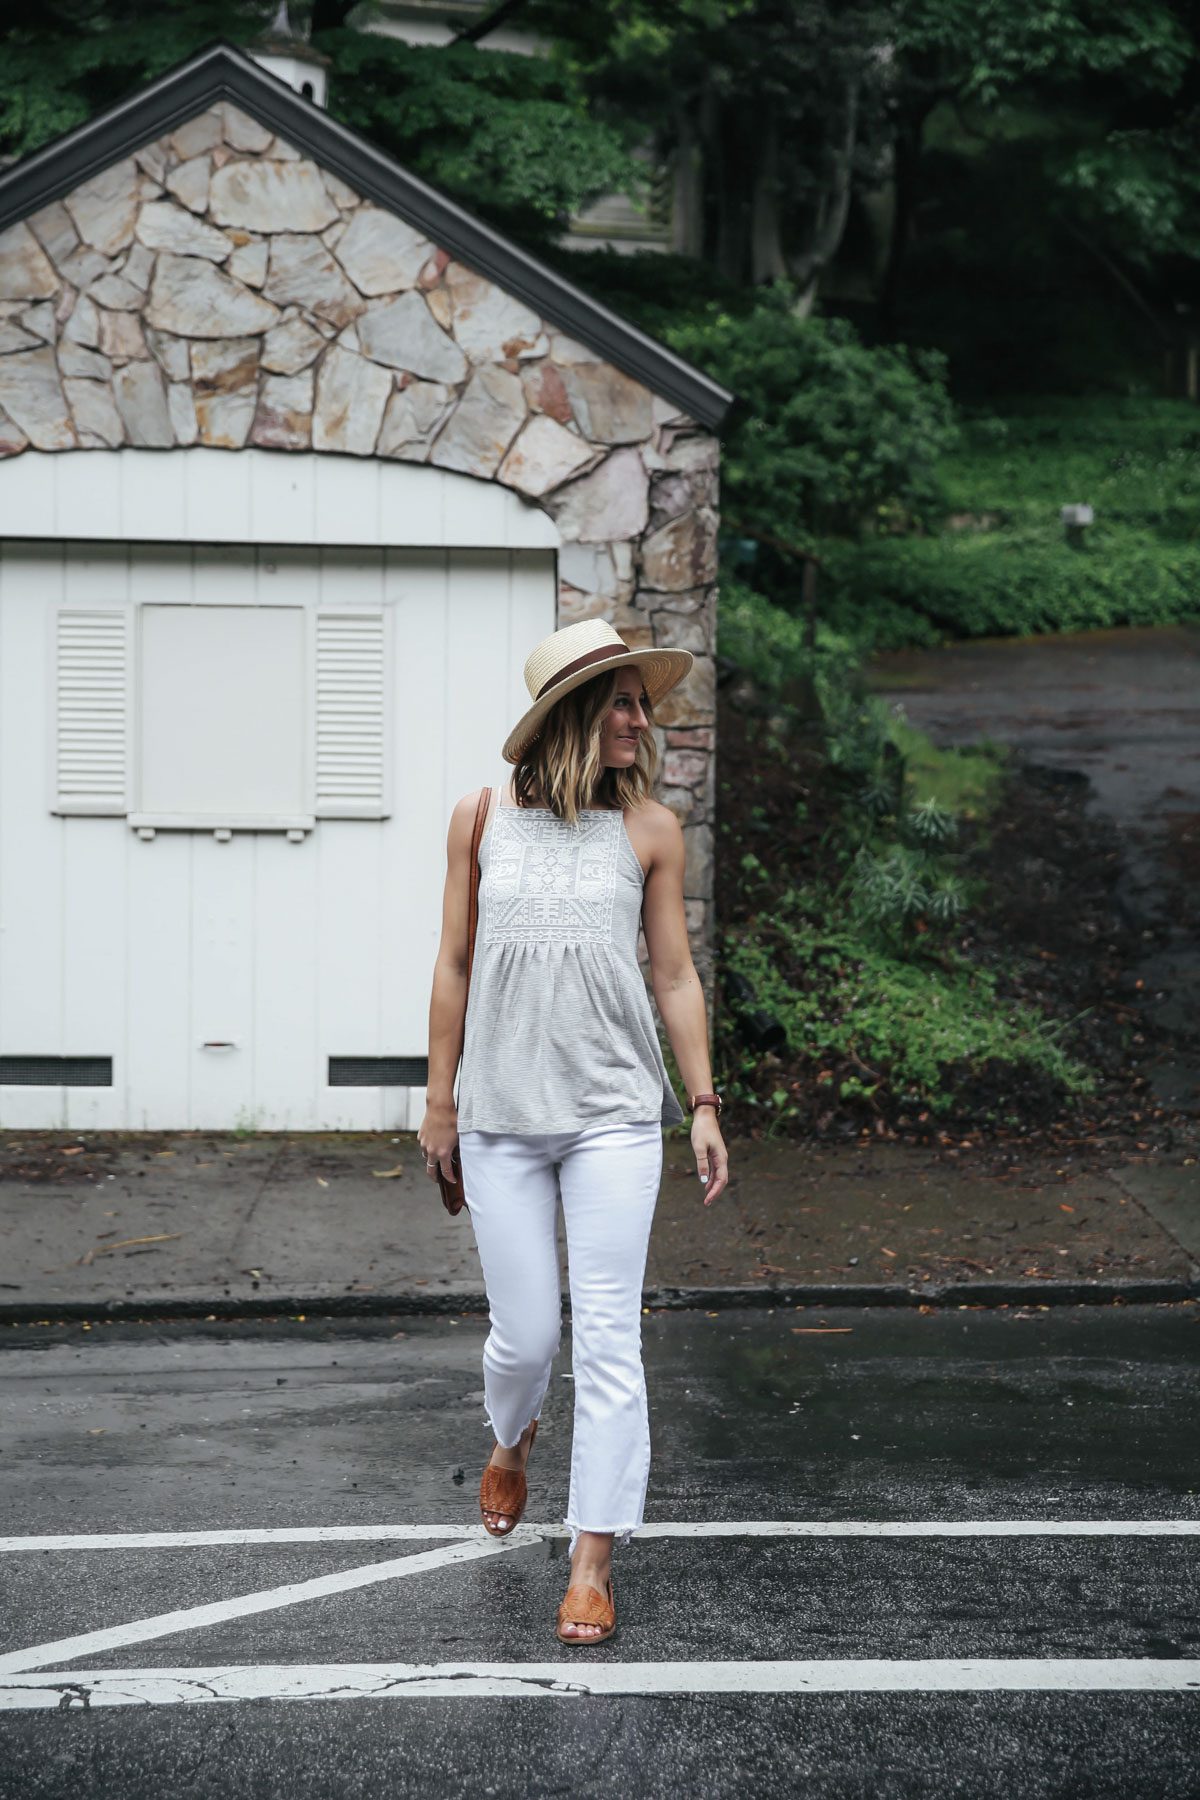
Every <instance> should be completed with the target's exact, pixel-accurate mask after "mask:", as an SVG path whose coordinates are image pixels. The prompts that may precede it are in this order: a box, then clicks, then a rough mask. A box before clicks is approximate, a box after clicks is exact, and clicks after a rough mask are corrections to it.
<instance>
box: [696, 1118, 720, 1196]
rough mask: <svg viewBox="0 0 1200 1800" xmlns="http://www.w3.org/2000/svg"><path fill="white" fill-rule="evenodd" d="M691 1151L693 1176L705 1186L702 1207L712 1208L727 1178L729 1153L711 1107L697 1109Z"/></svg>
mask: <svg viewBox="0 0 1200 1800" xmlns="http://www.w3.org/2000/svg"><path fill="white" fill-rule="evenodd" d="M692 1149H693V1150H694V1151H695V1153H696V1173H697V1175H699V1177H700V1179H701V1181H703V1182H704V1183H705V1184H706V1185H705V1189H704V1204H705V1206H711V1204H712V1202H713V1201H714V1200H715V1199H716V1197H717V1195H718V1194H719V1193H720V1192H721V1189H722V1188H723V1187H724V1186H725V1183H726V1182H727V1181H728V1179H729V1152H728V1151H727V1150H726V1148H725V1140H724V1138H723V1137H722V1136H721V1127H720V1126H719V1125H718V1124H717V1115H716V1112H715V1111H714V1109H713V1108H712V1107H711V1106H698V1107H697V1108H696V1112H695V1115H694V1117H693V1119H692Z"/></svg>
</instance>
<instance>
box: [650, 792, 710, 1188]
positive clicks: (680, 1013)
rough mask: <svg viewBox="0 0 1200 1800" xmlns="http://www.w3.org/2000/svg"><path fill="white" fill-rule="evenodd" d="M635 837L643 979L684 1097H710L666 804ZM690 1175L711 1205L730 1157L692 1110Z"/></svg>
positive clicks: (703, 1114)
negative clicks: (645, 957) (642, 878)
mask: <svg viewBox="0 0 1200 1800" xmlns="http://www.w3.org/2000/svg"><path fill="white" fill-rule="evenodd" d="M638 838H639V841H640V843H641V845H642V847H643V848H642V851H641V852H640V854H641V856H642V861H643V866H645V852H646V851H647V850H648V851H649V854H650V864H649V868H648V869H647V872H646V885H645V889H644V897H643V901H642V929H643V930H644V931H645V934H646V948H647V949H648V950H649V952H650V981H651V986H652V987H653V989H654V999H655V1002H656V1004H657V1006H658V1010H659V1013H660V1015H661V1017H662V1022H663V1024H664V1025H665V1026H666V1030H667V1036H668V1038H669V1039H670V1041H671V1049H672V1050H673V1051H674V1053H675V1061H676V1062H677V1063H678V1065H679V1073H680V1075H681V1076H682V1077H683V1083H684V1086H685V1087H686V1088H687V1091H688V1093H689V1094H710V1093H711V1092H712V1091H713V1078H712V1065H711V1063H710V1061H709V1056H708V1020H707V1015H706V1012H705V1007H704V990H703V988H702V987H701V985H700V977H699V976H698V975H697V973H696V965H695V963H694V962H693V961H692V951H691V946H690V944H689V943H688V935H687V919H686V916H685V913H684V907H683V870H684V843H683V833H682V831H681V830H680V828H679V821H678V820H677V819H676V817H675V815H674V813H672V812H670V811H669V810H668V808H667V807H665V806H655V807H654V808H653V809H650V808H647V809H646V811H645V812H644V813H641V814H639V815H638ZM692 1149H693V1150H694V1152H695V1155H696V1169H697V1173H698V1174H699V1176H700V1179H701V1180H702V1181H705V1180H707V1186H706V1189H705V1195H704V1204H705V1205H706V1206H707V1205H708V1204H709V1202H710V1201H712V1200H715V1199H716V1197H717V1195H718V1194H719V1193H720V1192H721V1189H722V1188H723V1187H724V1186H725V1183H726V1181H727V1179H728V1175H729V1159H728V1154H727V1152H726V1149H725V1142H724V1139H723V1138H722V1136H721V1130H720V1126H719V1125H718V1123H717V1114H716V1109H715V1107H711V1106H702V1107H699V1108H698V1109H697V1111H696V1113H695V1114H694V1116H693V1119H692Z"/></svg>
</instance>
